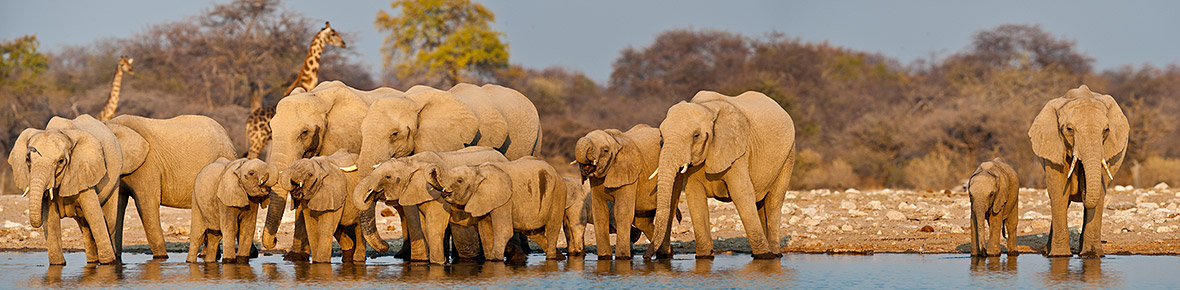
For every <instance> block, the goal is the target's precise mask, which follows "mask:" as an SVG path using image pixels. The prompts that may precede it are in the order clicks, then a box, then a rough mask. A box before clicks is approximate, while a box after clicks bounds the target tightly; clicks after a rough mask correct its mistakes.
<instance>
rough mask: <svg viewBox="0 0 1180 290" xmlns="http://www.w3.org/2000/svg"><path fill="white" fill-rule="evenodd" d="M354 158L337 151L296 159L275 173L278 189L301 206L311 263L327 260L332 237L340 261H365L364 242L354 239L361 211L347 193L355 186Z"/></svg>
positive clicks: (357, 231) (330, 250)
mask: <svg viewBox="0 0 1180 290" xmlns="http://www.w3.org/2000/svg"><path fill="white" fill-rule="evenodd" d="M356 157H357V155H356V154H354V153H348V152H346V151H344V149H341V150H340V151H337V152H336V153H335V154H332V156H318V157H312V158H309V159H300V160H297V161H295V162H294V163H291V166H290V167H287V169H285V170H283V172H282V173H281V174H279V176H280V177H279V183H278V186H279V187H281V188H282V189H283V190H286V191H287V192H290V193H291V196H292V198H294V199H295V200H296V201H297V202H298V203H299V204H303V205H305V206H303V207H302V209H301V212H300V213H299V214H302V215H303V220H304V224H303V225H304V228H305V229H306V230H307V240H308V244H309V245H310V247H311V261H312V262H314V263H327V262H329V261H331V258H332V238H333V237H335V238H336V241H338V242H340V250H342V251H344V254H343V257H342V261H343V262H345V263H352V262H356V263H364V261H365V243H364V241H363V238H362V239H358V238H360V236H358V234H360V233H361V225H362V224H361V223H359V222H358V221H359V217H360V215H361V210H360V209H358V208H357V207H356V202H354V201H353V200H352V194H350V193H352V190H353V188H355V187H356V183H357V173H356ZM373 209H374V208H372V207H371V208H369V209H368V210H370V211H371V210H373Z"/></svg>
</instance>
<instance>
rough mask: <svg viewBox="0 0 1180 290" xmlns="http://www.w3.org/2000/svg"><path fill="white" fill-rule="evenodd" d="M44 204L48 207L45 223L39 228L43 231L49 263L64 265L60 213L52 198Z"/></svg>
mask: <svg viewBox="0 0 1180 290" xmlns="http://www.w3.org/2000/svg"><path fill="white" fill-rule="evenodd" d="M44 206H46V207H48V208H49V209H48V213H47V214H46V218H45V225H43V226H42V227H41V229H42V230H44V232H45V248H46V250H47V251H48V253H49V264H50V265H65V264H66V257H65V256H64V255H62V249H61V213H60V212H59V211H58V209H57V204H56V202H54V201H52V200H51V201H49V203H48V204H46V205H44Z"/></svg>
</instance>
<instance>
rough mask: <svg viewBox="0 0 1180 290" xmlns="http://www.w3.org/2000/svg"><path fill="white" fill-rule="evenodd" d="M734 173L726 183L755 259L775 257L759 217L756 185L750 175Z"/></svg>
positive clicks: (731, 173) (727, 178)
mask: <svg viewBox="0 0 1180 290" xmlns="http://www.w3.org/2000/svg"><path fill="white" fill-rule="evenodd" d="M734 173H735V172H730V173H729V174H730V176H726V178H725V184H726V185H728V186H729V197H731V198H733V205H734V207H736V208H737V212H738V217H740V218H741V219H742V227H743V228H745V229H746V237H747V240H748V241H749V242H750V249H751V250H753V256H754V258H755V259H770V258H775V254H774V253H771V252H770V247H769V245H767V244H766V233H765V232H763V231H762V229H763V226H762V222H761V221H760V220H759V218H758V208H757V204H756V203H757V201H756V200H754V185H753V184H752V183H750V178H749V175H746V174H734ZM694 219H695V218H694Z"/></svg>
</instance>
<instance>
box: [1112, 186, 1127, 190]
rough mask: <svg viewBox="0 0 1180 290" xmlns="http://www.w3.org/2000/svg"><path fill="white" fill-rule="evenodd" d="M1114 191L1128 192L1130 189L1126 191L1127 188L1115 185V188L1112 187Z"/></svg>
mask: <svg viewBox="0 0 1180 290" xmlns="http://www.w3.org/2000/svg"><path fill="white" fill-rule="evenodd" d="M1114 190H1115V191H1127V190H1130V189H1127V187H1126V186H1122V185H1115V186H1114Z"/></svg>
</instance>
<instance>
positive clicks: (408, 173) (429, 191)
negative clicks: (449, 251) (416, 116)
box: [352, 146, 508, 264]
mask: <svg viewBox="0 0 1180 290" xmlns="http://www.w3.org/2000/svg"><path fill="white" fill-rule="evenodd" d="M507 161H508V159H507V158H504V155H502V154H500V152H497V151H496V150H494V149H492V148H491V147H484V146H476V147H467V148H463V149H460V150H457V151H452V152H430V151H427V152H422V153H418V154H414V155H412V156H409V157H400V158H392V159H389V160H386V161H385V162H382V163H380V164H378V165H375V167H376V169H373V171H372V172H371V173H369V175H368V176H365V177H364V178H362V179H361V180H360V182H359V183H358V184H357V186H356V189H354V190H353V192H352V193H353V198H352V200H353V201H355V202H356V207H357V208H360V209H371V208H373V205H374V203H375V202H377V201H384V202H386V203H388V204H391V205H398V206H401V207H403V208H405V212H406V213H408V214H407V215H406V219H407V220H408V221H407V224H408V227H406V228H404V229H403V232H406V233H408V236H409V239H408V241H409V243H410V244H411V260H417V261H424V260H429V261H430V262H431V263H435V264H443V263H445V262H446V256H445V255H444V253H443V247H444V246H443V243H444V238H445V237H444V235H445V231H446V229H447V226H448V225H452V224H453V225H459V226H474V224H470V223H468V221H470V220H471V219H470V218H467V219H452V218H451V217H452V213H453V212H454V210H452V206H451V204H449V203H447V202H446V201H442V200H441V199H439V192H438V191H437V190H435V188H440V187H441V186H440V185H439V184H437V183H436V182H437V181H436V180H430V179H429V178H428V177H429V174H428V173H427V171H429V170H432V169H433V170H439V168H452V167H456V166H464V165H479V164H483V163H485V162H507ZM367 218H373V216H372V215H367V213H366V214H362V215H361V219H367ZM423 233H424V234H425V237H424V238H425V241H423ZM364 234H365V235H369V234H373V235H376V233H364ZM380 239H381V238H380V237H374V238H366V240H370V241H371V240H380ZM455 239H456V241H455V244H456V250H457V251H460V252H475V253H474V255H472V254H467V255H461V256H478V255H479V254H480V253H479V251H480V245H479V237H478V235H477V236H475V237H474V239H473V241H462V237H455ZM423 242H425V245H424V244H423ZM427 252H428V253H427Z"/></svg>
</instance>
